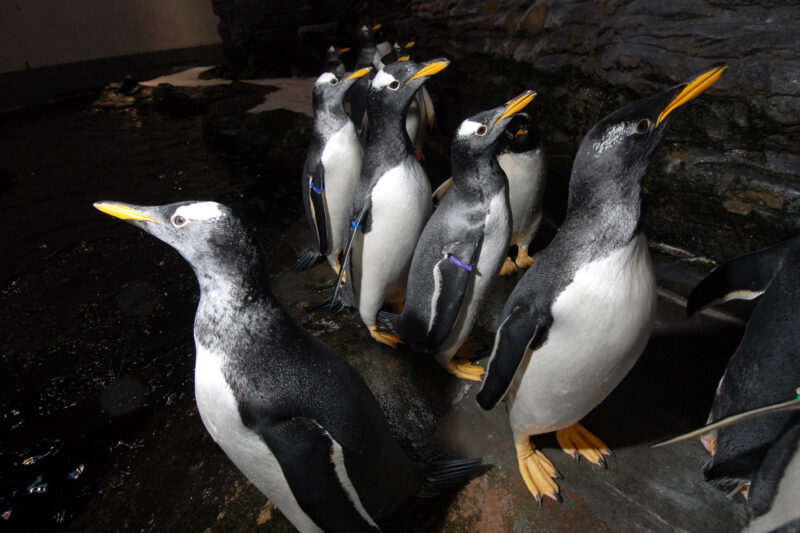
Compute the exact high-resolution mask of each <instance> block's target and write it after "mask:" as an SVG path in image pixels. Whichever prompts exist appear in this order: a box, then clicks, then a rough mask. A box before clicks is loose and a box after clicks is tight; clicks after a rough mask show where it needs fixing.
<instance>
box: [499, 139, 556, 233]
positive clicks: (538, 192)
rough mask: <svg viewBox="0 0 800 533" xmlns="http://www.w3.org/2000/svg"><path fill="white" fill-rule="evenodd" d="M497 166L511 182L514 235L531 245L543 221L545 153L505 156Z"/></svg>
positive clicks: (509, 189) (506, 153) (510, 201)
mask: <svg viewBox="0 0 800 533" xmlns="http://www.w3.org/2000/svg"><path fill="white" fill-rule="evenodd" d="M497 162H498V163H499V164H500V168H502V169H503V172H505V174H506V178H507V179H508V200H509V204H510V205H511V218H512V221H513V230H512V235H514V236H515V237H517V236H521V237H523V238H522V241H523V242H522V243H523V244H526V245H527V244H528V243H529V242H530V239H532V238H533V235H534V234H535V233H536V230H537V229H538V228H539V223H540V222H541V220H542V209H541V203H542V195H543V193H544V170H545V168H544V150H542V148H541V147H537V148H535V149H534V150H531V151H530V152H524V153H513V152H505V153H503V154H500V155H499V156H497Z"/></svg>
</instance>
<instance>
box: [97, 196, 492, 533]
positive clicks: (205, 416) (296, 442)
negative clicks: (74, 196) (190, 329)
mask: <svg viewBox="0 0 800 533" xmlns="http://www.w3.org/2000/svg"><path fill="white" fill-rule="evenodd" d="M95 207H97V208H98V209H99V210H101V211H103V212H105V213H108V214H110V215H112V216H115V217H118V218H122V219H125V220H127V221H129V222H131V223H132V224H133V225H135V226H137V227H138V228H140V229H142V230H144V231H146V232H148V233H150V234H152V235H153V236H155V237H157V238H159V239H161V240H162V241H164V242H166V243H167V244H169V245H171V246H172V247H173V248H175V249H176V250H177V251H178V252H179V253H180V254H181V255H182V256H183V257H184V258H185V259H186V260H187V261H188V262H189V264H190V265H191V266H192V268H193V269H194V271H195V274H196V275H197V279H198V281H199V283H200V302H199V304H198V307H197V314H196V315H195V323H194V338H195V345H196V348H197V359H196V364H195V396H196V400H197V407H198V410H199V411H200V417H201V418H202V420H203V424H204V425H205V427H206V429H207V430H208V432H209V433H210V434H211V436H212V437H213V439H214V440H215V441H216V442H217V444H219V446H220V447H221V448H222V449H223V451H224V452H225V454H226V455H227V456H228V457H229V458H230V459H231V461H233V463H234V464H235V465H236V466H237V467H238V468H239V469H240V470H241V471H242V473H244V474H245V476H247V478H248V479H249V480H250V481H252V483H253V484H254V485H255V486H256V487H257V488H258V489H259V490H260V491H261V492H263V493H264V494H265V495H266V496H267V497H268V498H269V499H270V500H271V501H272V502H273V503H275V505H277V506H278V508H279V509H280V510H281V512H282V513H283V514H284V515H285V516H286V517H287V518H288V519H289V520H290V521H291V522H292V524H293V525H294V526H295V527H296V528H297V529H299V530H300V531H303V532H319V531H378V524H379V523H380V521H381V519H382V518H385V517H386V516H387V515H389V514H390V513H392V512H393V511H395V510H396V509H397V508H398V507H399V506H400V505H401V504H402V503H403V501H404V500H406V499H407V498H409V497H412V496H414V495H416V494H420V493H421V494H422V495H425V496H427V495H431V494H432V493H436V492H437V491H440V490H442V489H443V488H446V487H450V486H455V485H458V484H459V483H460V482H463V481H464V480H465V479H466V478H468V477H470V476H472V475H473V474H474V473H475V472H476V471H477V470H478V469H480V466H479V465H480V460H463V461H445V462H441V463H435V464H431V465H422V464H417V463H415V462H413V461H411V460H410V459H409V458H408V457H407V456H406V455H405V454H404V453H403V451H402V450H401V449H400V447H399V446H398V445H397V443H396V442H395V441H394V439H393V438H392V434H391V432H390V429H389V426H388V423H387V421H386V419H385V418H384V415H383V413H382V412H381V409H380V407H379V406H378V402H377V401H376V400H375V398H374V397H373V396H372V394H371V392H370V390H369V388H368V387H367V385H366V384H365V383H364V381H363V380H362V379H361V377H360V376H359V375H358V374H357V373H356V371H355V370H354V369H353V368H352V367H351V366H350V365H349V364H348V363H347V362H346V361H345V360H344V359H343V358H342V357H340V356H339V355H338V354H337V353H335V352H334V351H333V350H331V349H330V348H329V347H328V346H326V345H325V344H323V343H322V342H320V341H319V340H317V339H316V338H315V337H313V336H312V335H310V334H309V333H308V332H306V331H305V330H304V329H302V328H301V327H300V326H299V325H298V324H297V323H296V322H295V321H294V320H293V319H292V318H291V317H290V316H289V314H288V313H287V312H286V311H285V310H284V309H283V308H282V307H281V306H280V305H279V304H278V303H277V302H276V301H275V299H274V298H273V296H272V294H271V292H270V290H269V287H268V282H267V280H268V279H269V272H268V269H267V266H266V264H265V262H264V258H263V255H262V253H261V251H260V249H259V248H258V246H257V244H256V241H255V238H254V236H253V234H252V232H251V231H250V230H249V229H248V228H246V227H245V226H244V225H243V224H242V223H241V221H240V220H239V219H237V218H236V217H235V216H234V215H233V214H232V212H231V211H230V209H228V208H227V207H225V206H223V205H220V204H217V203H214V202H181V203H176V204H171V205H165V206H156V207H141V206H135V205H129V204H122V203H119V202H100V203H97V204H95Z"/></svg>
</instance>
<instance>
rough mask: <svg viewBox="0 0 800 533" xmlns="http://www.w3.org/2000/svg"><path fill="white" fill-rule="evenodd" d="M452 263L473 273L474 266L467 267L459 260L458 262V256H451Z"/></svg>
mask: <svg viewBox="0 0 800 533" xmlns="http://www.w3.org/2000/svg"><path fill="white" fill-rule="evenodd" d="M450 261H452V262H453V263H455V264H457V265H458V266H460V267H461V268H463V269H464V270H468V271H470V272H472V266H470V265H465V264H464V263H462V262H461V261H459V260H458V258H456V256H454V255H451V256H450Z"/></svg>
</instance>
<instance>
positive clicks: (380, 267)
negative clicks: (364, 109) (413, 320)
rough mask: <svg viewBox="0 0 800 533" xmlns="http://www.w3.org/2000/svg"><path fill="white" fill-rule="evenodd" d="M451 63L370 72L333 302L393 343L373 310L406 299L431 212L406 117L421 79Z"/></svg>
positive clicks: (393, 338)
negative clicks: (362, 141) (357, 173)
mask: <svg viewBox="0 0 800 533" xmlns="http://www.w3.org/2000/svg"><path fill="white" fill-rule="evenodd" d="M448 64H449V61H447V60H446V59H436V60H433V61H429V62H427V63H424V64H417V63H414V62H413V61H397V62H395V63H392V64H391V65H387V66H386V67H385V68H384V69H383V70H381V71H380V72H378V74H376V75H375V79H374V80H373V81H372V86H371V87H370V91H369V111H368V112H369V116H370V119H369V120H370V128H369V135H368V142H367V150H366V153H365V154H364V163H363V165H362V167H361V177H360V179H359V183H358V187H357V188H356V192H355V194H354V195H353V203H352V205H351V208H350V221H351V222H350V228H348V229H349V233H348V236H347V239H346V240H345V248H344V258H343V264H344V267H345V268H344V269H343V271H342V273H340V275H339V283H338V284H337V286H336V290H335V291H334V295H333V297H332V298H331V305H332V306H334V307H335V306H337V305H339V302H338V295H339V294H340V293H341V294H342V300H343V303H344V304H345V305H348V306H350V307H356V308H358V311H359V313H360V314H361V320H362V321H363V322H364V324H365V325H366V326H367V327H368V328H369V330H370V334H371V335H372V337H373V338H374V339H376V340H377V341H379V342H383V343H385V344H388V345H389V346H392V347H394V346H395V345H396V343H397V342H398V340H399V339H398V337H397V336H396V335H391V334H387V333H381V332H379V331H377V324H376V315H377V313H378V310H379V309H380V308H381V306H382V305H383V303H384V301H388V302H391V303H398V304H399V303H401V302H402V301H403V298H404V296H405V281H406V277H407V276H408V268H409V265H410V263H411V258H412V256H413V254H414V248H415V246H416V244H417V240H418V239H419V235H420V233H422V229H423V227H424V226H425V222H427V220H428V217H430V214H431V210H432V202H431V185H430V182H429V181H428V177H427V176H426V174H425V170H423V168H422V166H421V165H420V163H419V161H418V160H417V158H416V157H414V154H413V152H412V147H411V140H410V139H409V137H408V133H407V132H406V129H405V124H404V122H405V121H404V116H405V112H406V110H407V109H408V106H409V104H410V103H411V100H412V99H413V98H414V94H415V93H416V92H417V90H418V89H419V88H420V86H421V85H422V84H423V83H425V80H427V79H428V78H429V77H430V76H433V75H434V74H436V73H438V72H440V71H442V70H443V69H445V68H446V67H447V65H448ZM345 272H346V276H347V277H346V279H345V277H344V274H345Z"/></svg>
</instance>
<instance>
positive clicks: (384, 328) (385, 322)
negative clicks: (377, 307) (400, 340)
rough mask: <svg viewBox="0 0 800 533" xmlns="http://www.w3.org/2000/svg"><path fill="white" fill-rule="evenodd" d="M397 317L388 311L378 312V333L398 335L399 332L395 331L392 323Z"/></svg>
mask: <svg viewBox="0 0 800 533" xmlns="http://www.w3.org/2000/svg"><path fill="white" fill-rule="evenodd" d="M396 316H397V315H395V314H393V313H389V312H388V311H378V314H377V316H376V317H375V320H376V321H377V323H378V331H379V332H381V333H389V334H391V335H397V331H395V329H394V324H393V323H392V319H393V318H394V317H396Z"/></svg>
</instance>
